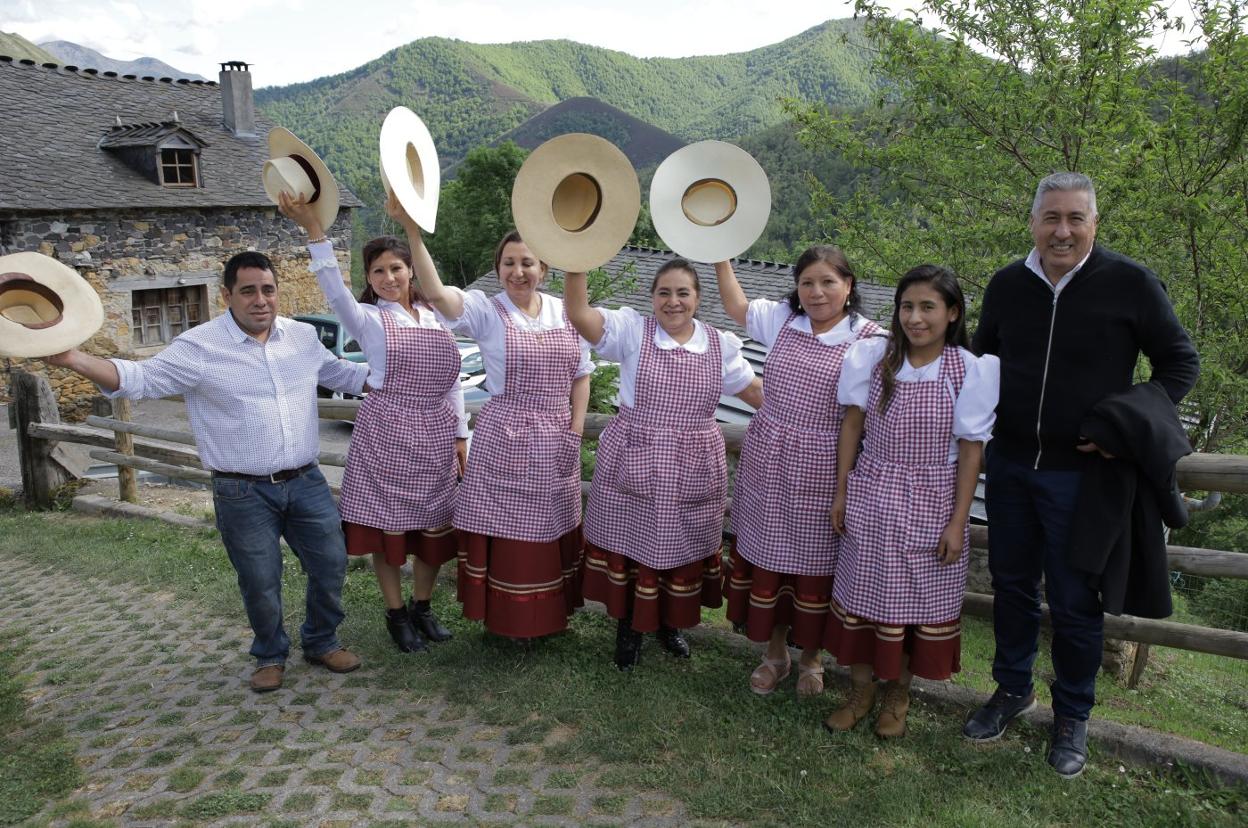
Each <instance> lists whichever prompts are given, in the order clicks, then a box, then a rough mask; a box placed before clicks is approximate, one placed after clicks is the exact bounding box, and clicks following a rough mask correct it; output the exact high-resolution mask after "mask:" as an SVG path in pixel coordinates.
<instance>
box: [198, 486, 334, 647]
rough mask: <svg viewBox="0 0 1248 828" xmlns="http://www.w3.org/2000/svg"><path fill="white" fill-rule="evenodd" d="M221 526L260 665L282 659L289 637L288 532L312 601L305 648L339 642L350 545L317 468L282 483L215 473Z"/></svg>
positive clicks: (305, 625) (306, 621)
mask: <svg viewBox="0 0 1248 828" xmlns="http://www.w3.org/2000/svg"><path fill="white" fill-rule="evenodd" d="M212 502H213V505H214V506H215V507H216V511H217V529H219V530H220V532H221V540H222V541H223V542H224V543H225V551H226V552H227V553H228V554H229V556H230V563H232V564H233V565H234V571H235V572H237V573H238V588H239V591H240V592H242V594H243V606H244V607H246V609H247V620H248V621H250V622H251V630H252V632H253V633H255V636H256V637H255V639H254V640H253V641H252V643H251V654H252V655H253V656H255V657H256V663H257V666H258V667H265V666H267V665H270V664H285V663H286V656H287V655H288V654H289V652H290V639H289V638H288V637H287V636H286V630H285V629H284V628H283V626H282V547H281V544H280V543H279V540H278V539H279V538H280V537H283V536H284V537H285V538H286V542H287V543H288V544H290V548H291V549H293V550H294V552H295V555H296V556H297V557H298V558H299V563H300V564H301V565H302V566H303V571H304V572H305V573H306V574H307V576H308V590H307V596H306V602H307V608H306V613H305V616H304V621H303V626H302V627H301V628H300V630H299V634H300V638H301V640H302V643H303V650H304V652H305V653H307V654H308V655H314V656H319V655H325V654H326V653H331V652H333V651H334V650H337V649H339V648H340V647H341V645H340V644H339V643H338V633H337V630H338V625H339V624H341V623H342V619H343V612H342V583H343V580H344V579H345V577H346V571H347V547H346V542H345V541H344V540H343V537H342V522H341V519H340V518H339V517H338V507H337V506H336V505H335V504H334V498H333V496H332V495H331V494H330V492H329V484H327V483H326V482H325V476H324V475H323V474H321V470H320V469H319V468H314V469H312V470H310V471H308V472H306V473H304V474H302V475H300V476H299V477H296V478H293V479H291V480H287V481H284V482H281V483H269V482H267V481H266V482H262V483H261V482H254V481H251V480H237V479H234V478H229V477H216V478H214V479H213V481H212Z"/></svg>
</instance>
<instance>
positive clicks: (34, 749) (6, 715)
mask: <svg viewBox="0 0 1248 828" xmlns="http://www.w3.org/2000/svg"><path fill="white" fill-rule="evenodd" d="M24 655H29V654H28V653H23V652H22V651H21V649H20V648H19V647H17V646H14V642H12V641H8V642H7V643H6V644H5V645H3V646H2V647H0V825H14V824H17V823H19V822H22V821H23V820H25V819H27V818H28V817H31V816H34V815H35V814H36V813H38V812H39V810H40V809H42V808H43V806H44V805H45V804H46V803H48V802H49V801H51V800H54V799H57V798H58V797H61V796H64V795H66V794H68V793H69V792H70V791H72V790H73V789H74V788H76V787H77V786H78V785H79V784H80V782H81V779H82V773H81V771H79V769H78V766H77V765H76V764H75V763H74V750H73V746H72V745H70V743H69V742H68V741H66V740H65V738H64V735H63V733H62V729H61V728H60V727H59V726H58V725H55V724H42V723H36V722H33V721H30V720H29V719H28V718H27V715H26V703H25V700H24V699H23V698H22V689H23V685H22V682H21V680H20V679H19V677H18V665H19V663H20V659H21V658H22V656H24Z"/></svg>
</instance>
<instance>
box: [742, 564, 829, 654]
mask: <svg viewBox="0 0 1248 828" xmlns="http://www.w3.org/2000/svg"><path fill="white" fill-rule="evenodd" d="M724 591H725V592H726V593H727V594H728V613H727V615H728V620H729V621H731V622H732V623H733V624H735V625H736V626H738V627H744V628H745V634H746V636H747V637H748V638H749V639H750V640H751V641H770V640H771V633H772V630H774V629H775V628H776V627H778V626H786V627H788V628H789V640H790V641H792V642H793V643H794V644H796V645H797V646H798V647H801V648H802V649H803V650H817V649H819V647H820V646H821V644H822V643H823V628H824V626H825V624H826V623H827V616H828V603H829V602H830V601H831V600H832V576H831V575H789V574H786V573H783V572H772V571H771V570H769V569H764V568H763V567H761V566H755V565H754V564H752V563H750V562H749V561H747V560H746V559H745V558H743V557H741V555H739V554H738V553H737V550H736V543H735V541H734V543H733V549H732V553H731V554H730V555H729V558H728V576H727V587H726V589H725V590H724Z"/></svg>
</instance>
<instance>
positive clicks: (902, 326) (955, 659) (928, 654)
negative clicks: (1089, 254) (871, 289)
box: [824, 265, 1000, 738]
mask: <svg viewBox="0 0 1248 828" xmlns="http://www.w3.org/2000/svg"><path fill="white" fill-rule="evenodd" d="M893 304H894V309H893V321H892V328H891V332H890V334H889V336H886V337H885V336H881V337H877V338H874V339H869V340H864V341H860V342H858V343H855V344H854V345H853V347H851V348H850V350H849V353H848V354H847V355H846V356H845V365H844V368H842V370H841V380H840V388H839V391H838V394H837V397H838V401H839V402H840V404H841V405H843V406H845V407H846V408H845V421H844V424H843V425H842V427H841V444H840V451H841V459H840V462H839V464H838V468H837V492H836V500H835V502H834V504H833V507H832V522H833V524H834V525H835V527H836V529H837V531H839V532H842V533H843V535H844V539H843V541H842V543H841V553H840V557H839V559H838V560H837V564H836V579H835V586H834V587H833V593H832V612H831V614H830V615H829V617H828V624H827V630H826V635H825V639H824V645H825V646H826V647H827V649H828V652H830V653H832V655H834V656H835V657H836V660H837V661H838V662H840V663H841V664H843V665H848V666H850V675H851V681H852V685H851V689H850V694H849V698H848V700H847V701H846V703H845V705H844V706H842V707H841V708H840V709H838V710H837V711H836V712H834V713H833V714H832V715H831V716H829V717H828V719H827V721H826V722H825V723H824V726H825V727H826V728H828V729H829V730H831V731H844V730H849V729H850V728H852V727H853V726H854V725H856V724H857V723H858V722H859V721H860V720H861V719H863V718H864V717H865V716H866V715H867V714H868V713H870V711H871V707H872V703H873V701H874V698H875V682H874V680H873V678H872V673H873V672H874V674H875V675H876V676H878V677H879V678H882V679H886V680H887V684H886V685H885V690H884V701H883V703H882V705H881V709H880V715H879V718H878V720H877V723H876V731H875V732H876V733H877V734H878V735H879V736H881V737H885V738H888V737H896V736H901V735H903V734H904V733H905V730H906V713H907V712H908V710H909V708H910V679H911V677H912V676H922V677H924V678H928V679H934V680H943V679H947V678H949V676H950V675H952V674H953V673H955V672H957V671H958V669H959V655H960V650H961V615H962V596H963V593H964V592H965V591H966V565H967V550H968V548H969V542H970V530H969V528H968V525H967V520H968V517H969V515H970V510H971V501H972V499H973V498H974V495H975V483H976V480H977V479H978V477H979V464H980V459H981V457H982V456H983V450H984V443H985V442H987V441H988V440H989V439H990V438H991V436H992V425H993V423H994V422H995V414H994V411H995V409H996V406H997V391H998V388H999V379H1000V362H999V361H998V360H997V358H996V357H994V356H984V357H979V358H976V357H975V356H974V355H973V354H971V352H970V351H968V350H966V346H967V337H966V322H965V315H966V303H965V301H964V299H963V297H962V290H961V288H960V287H959V286H958V282H957V279H956V278H955V277H954V275H953V274H952V273H951V272H949V271H948V270H946V269H945V268H942V267H936V266H934V265H923V266H920V267H916V268H914V269H913V270H911V271H909V272H908V273H907V274H906V275H905V276H903V277H902V278H901V281H900V282H898V284H897V292H896V295H895V297H894V300H893ZM864 428H865V431H866V439H865V443H864V444H863V448H862V454H861V455H859V456H858V457H857V463H855V455H857V454H858V443H859V440H860V439H861V438H862V436H863V431H864ZM851 469H852V471H851Z"/></svg>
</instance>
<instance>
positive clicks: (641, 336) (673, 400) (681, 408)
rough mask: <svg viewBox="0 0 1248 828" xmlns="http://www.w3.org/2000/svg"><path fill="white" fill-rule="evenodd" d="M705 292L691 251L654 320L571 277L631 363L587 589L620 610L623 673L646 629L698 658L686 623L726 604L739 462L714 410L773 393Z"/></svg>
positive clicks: (572, 293)
mask: <svg viewBox="0 0 1248 828" xmlns="http://www.w3.org/2000/svg"><path fill="white" fill-rule="evenodd" d="M701 292H702V286H701V284H700V283H699V281H698V274H697V271H695V270H694V268H693V265H692V264H690V263H689V262H688V261H687V260H685V259H673V260H671V261H669V262H667V263H666V264H664V265H663V266H662V267H660V268H659V270H658V272H657V273H656V274H655V277H654V281H653V282H652V283H651V285H650V297H651V301H652V303H653V309H654V315H653V316H650V317H644V316H642V315H641V314H639V313H637V311H635V310H633V309H632V308H620V309H619V310H604V309H600V308H591V307H590V306H589V297H588V290H587V287H586V277H585V274H583V273H569V274H568V275H567V278H566V281H565V283H564V300H565V305H566V307H567V312H568V318H569V319H571V320H572V324H573V325H574V326H576V329H577V330H578V331H579V332H580V334H581V336H582V337H584V338H585V339H586V340H588V341H589V342H591V343H594V350H595V351H597V353H598V354H599V356H601V357H603V358H605V359H609V360H611V361H613V362H618V363H620V413H619V416H617V417H615V418H614V419H613V420H612V421H611V422H610V423H609V424H608V425H607V428H606V430H605V431H604V432H603V434H602V439H601V440H600V441H599V443H598V460H597V463H596V465H595V467H594V482H593V486H592V488H591V490H590V495H589V504H588V506H587V507H586V511H585V597H586V598H589V599H591V600H595V601H601V602H602V603H603V604H605V605H606V607H607V612H608V613H609V614H610V615H611V617H612V618H616V619H618V624H617V629H616V636H615V665H616V666H617V667H618V668H619V669H621V670H629V669H632V667H633V666H634V665H635V664H636V663H637V661H638V659H639V657H640V655H641V641H642V634H643V633H647V632H655V633H657V635H658V639H659V642H660V643H661V644H662V645H663V647H664V649H666V650H667V651H668V652H670V653H672V654H673V655H675V656H677V657H679V658H688V657H689V644H688V642H687V641H686V640H685V638H684V636H683V635H682V634H681V630H682V629H685V628H688V627H693V626H696V625H697V624H698V623H699V622H700V621H701V616H702V607H704V606H705V607H718V606H719V605H720V603H721V583H720V582H721V580H722V573H721V571H720V566H721V565H720V552H721V546H722V544H721V539H722V536H723V525H724V502H725V499H726V497H727V487H728V470H727V465H726V463H725V460H724V438H723V435H722V433H721V432H720V430H719V426H718V425H717V424H716V422H715V408H716V406H717V405H718V404H719V398H720V396H722V395H723V394H735V395H739V396H741V397H742V399H744V400H745V401H746V402H748V403H750V404H752V405H755V406H757V405H759V404H761V402H762V392H761V385H758V384H756V381H755V379H754V369H753V368H751V367H750V364H749V363H748V362H746V360H745V358H744V357H743V356H742V355H741V340H740V339H738V338H737V337H736V336H734V335H733V334H730V333H723V332H722V331H717V330H715V329H714V328H710V327H708V326H706V325H703V324H702V323H701V322H699V321H698V320H697V319H695V318H694V314H695V313H696V312H697V309H698V300H699V298H700V295H701Z"/></svg>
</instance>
